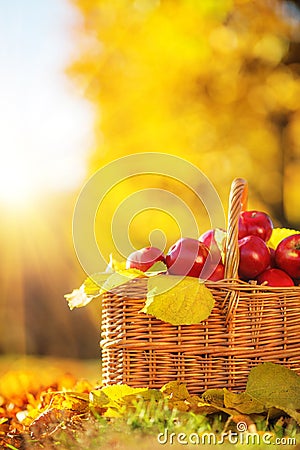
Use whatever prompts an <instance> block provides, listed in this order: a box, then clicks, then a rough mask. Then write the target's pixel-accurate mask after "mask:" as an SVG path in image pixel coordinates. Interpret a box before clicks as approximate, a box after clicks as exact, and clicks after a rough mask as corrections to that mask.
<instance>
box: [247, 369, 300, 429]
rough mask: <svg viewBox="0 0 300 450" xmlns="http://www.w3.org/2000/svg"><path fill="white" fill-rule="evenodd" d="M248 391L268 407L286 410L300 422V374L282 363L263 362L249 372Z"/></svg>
mask: <svg viewBox="0 0 300 450" xmlns="http://www.w3.org/2000/svg"><path fill="white" fill-rule="evenodd" d="M246 393H247V394H249V395H250V396H252V397H253V398H254V399H256V400H258V401H260V402H261V403H263V404H264V405H265V406H266V407H267V408H272V407H274V408H278V409H281V410H283V411H285V412H286V413H287V414H289V415H290V416H291V417H293V418H294V419H295V420H296V421H297V422H298V424H300V376H299V375H297V374H296V373H295V372H294V371H293V370H290V369H288V368H286V367H284V366H282V365H280V364H274V363H269V362H268V363H262V364H259V365H257V366H256V367H254V368H253V369H252V370H251V371H250V374H249V377H248V382H247V387H246Z"/></svg>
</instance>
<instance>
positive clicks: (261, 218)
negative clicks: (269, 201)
mask: <svg viewBox="0 0 300 450" xmlns="http://www.w3.org/2000/svg"><path fill="white" fill-rule="evenodd" d="M272 230H273V223H272V220H271V218H270V216H269V215H268V214H266V213H264V212H261V211H256V210H252V211H242V212H241V214H240V217H239V236H238V238H239V239H242V238H243V237H246V236H258V237H260V238H261V239H262V240H263V241H265V242H267V241H268V240H269V239H270V237H271V234H272Z"/></svg>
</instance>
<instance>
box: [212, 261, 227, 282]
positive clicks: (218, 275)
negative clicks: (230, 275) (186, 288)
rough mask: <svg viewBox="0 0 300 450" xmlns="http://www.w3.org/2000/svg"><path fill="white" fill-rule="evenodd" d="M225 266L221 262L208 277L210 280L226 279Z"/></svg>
mask: <svg viewBox="0 0 300 450" xmlns="http://www.w3.org/2000/svg"><path fill="white" fill-rule="evenodd" d="M224 273H225V267H224V264H222V263H219V264H218V265H217V267H216V268H215V270H214V271H213V272H212V274H211V275H210V276H209V277H208V280H210V281H219V280H223V279H224Z"/></svg>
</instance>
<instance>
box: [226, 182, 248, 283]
mask: <svg viewBox="0 0 300 450" xmlns="http://www.w3.org/2000/svg"><path fill="white" fill-rule="evenodd" d="M247 200H248V184H247V181H246V180H244V179H243V178H235V179H234V180H233V182H232V184H231V189H230V195H229V208H228V224H227V236H226V244H225V278H238V267H239V260H240V255H239V247H238V224H239V215H240V213H241V211H244V210H245V209H246V207H247Z"/></svg>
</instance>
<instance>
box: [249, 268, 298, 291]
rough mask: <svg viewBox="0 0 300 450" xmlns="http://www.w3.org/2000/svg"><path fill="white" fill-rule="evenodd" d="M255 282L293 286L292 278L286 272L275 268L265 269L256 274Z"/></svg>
mask: <svg viewBox="0 0 300 450" xmlns="http://www.w3.org/2000/svg"><path fill="white" fill-rule="evenodd" d="M257 282H258V284H262V283H265V282H266V284H267V285H268V286H278V287H284V286H294V282H293V280H292V278H291V277H290V276H289V275H288V274H287V273H286V272H284V271H283V270H280V269H275V268H273V269H267V270H265V271H264V272H262V273H261V274H260V275H258V277H257Z"/></svg>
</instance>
